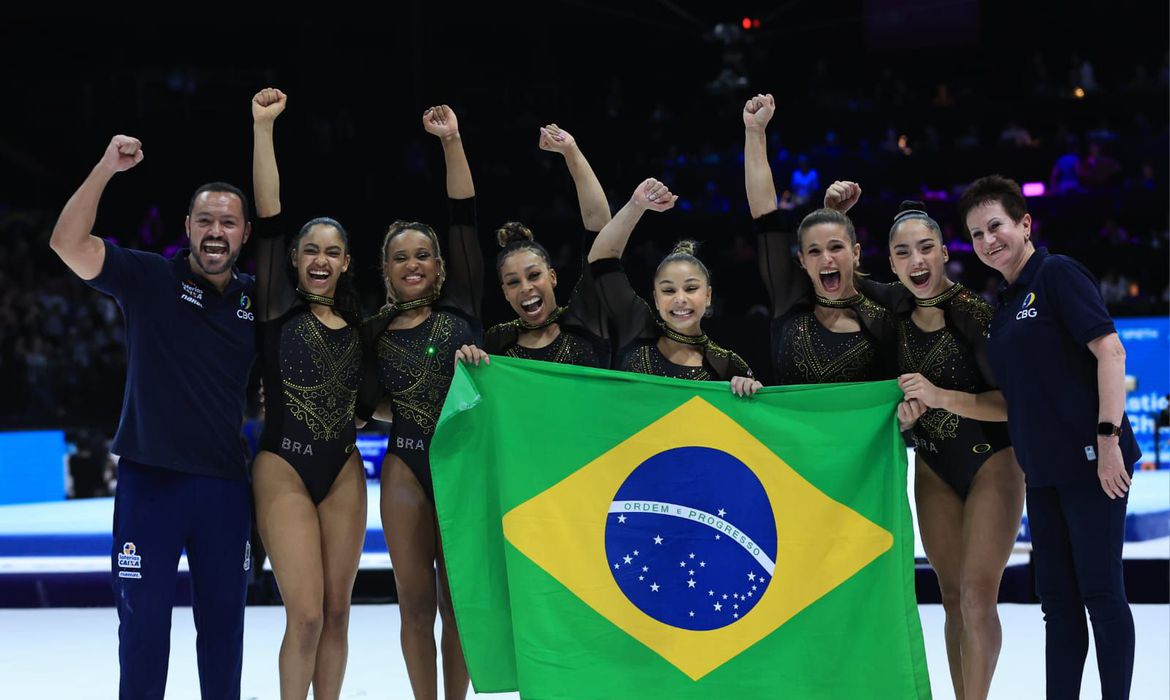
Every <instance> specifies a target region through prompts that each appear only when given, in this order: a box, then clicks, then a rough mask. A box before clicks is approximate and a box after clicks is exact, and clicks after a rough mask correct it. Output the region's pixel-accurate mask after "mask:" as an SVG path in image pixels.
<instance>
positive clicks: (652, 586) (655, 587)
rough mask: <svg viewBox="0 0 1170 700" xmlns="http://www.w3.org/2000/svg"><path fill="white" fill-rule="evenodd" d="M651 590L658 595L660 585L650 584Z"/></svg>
mask: <svg viewBox="0 0 1170 700" xmlns="http://www.w3.org/2000/svg"><path fill="white" fill-rule="evenodd" d="M650 590H652V591H654V592H655V593H657V592H658V584H657V583H652V584H650Z"/></svg>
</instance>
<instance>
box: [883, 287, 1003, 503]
mask: <svg viewBox="0 0 1170 700" xmlns="http://www.w3.org/2000/svg"><path fill="white" fill-rule="evenodd" d="M899 286H900V285H899ZM903 289H904V288H903ZM937 305H938V307H939V308H941V309H942V310H943V311H944V319H945V325H944V326H943V327H942V328H941V329H939V330H937V331H931V332H929V333H927V332H925V331H923V330H921V329H920V328H919V327H918V325H917V324H915V323H914V320H913V319H912V318H911V317H910V310H912V309H913V300H910V301H909V303H906V302H903V303H901V304H900V305H899V306H900V307H901V309H900V310H901V311H902V313H900V314H898V336H899V343H898V369H899V371H901V372H903V373H907V372H918V373H920V374H922V376H924V377H926V378H927V379H928V380H930V381H931V383H933V384H934V385H935V386H937V387H939V388H942V389H953V390H955V391H964V392H968V393H973V394H978V393H982V392H985V391H990V390H992V389H994V388H995V384H994V382H993V381H992V379H991V372H990V368H989V367H988V365H987V362H986V353H985V347H984V346H985V342H986V329H987V324H988V323H989V322H990V320H991V315H992V312H993V309H992V307H991V305H990V304H988V303H987V302H985V301H983V299H981V298H979V297H978V296H977V295H976V294H974V293H973V292H971V290H969V289H967V288H966V287H963V286H962V285H959V284H956V285H955V286H954V287H952V288H951V290H950V291H948V292H947V296H946V297H944V299H943V300H942V301H941V302H940V303H938V304H937ZM913 437H914V444H915V448H916V450H917V452H918V454H919V455H920V456H921V457H922V458H923V461H924V462H926V464H927V465H928V466H929V467H930V468H931V469H932V470H934V472H935V473H936V474H938V475H939V476H940V477H941V478H942V479H943V480H944V481H946V482H947V483H948V484H950V486H951V488H953V489H954V490H955V493H957V494H958V495H959V497H960V498H966V497H967V493H968V492H969V491H970V489H971V482H972V480H973V479H974V478H975V474H976V472H978V471H979V468H980V467H982V466H983V463H984V462H986V461H987V458H988V457H990V456H991V455H993V454H995V453H996V452H998V451H1000V450H1002V449H1003V448H1005V447H1010V446H1011V439H1010V438H1009V437H1008V431H1007V423H1006V422H984V421H977V420H972V419H970V418H963V417H961V416H957V415H955V414H954V413H951V412H949V411H946V410H944V409H941V408H932V409H929V410H927V412H926V413H925V414H923V415H922V417H921V418H919V419H918V422H917V423H915V425H914V429H913Z"/></svg>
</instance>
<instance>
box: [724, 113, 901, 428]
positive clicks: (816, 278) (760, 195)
mask: <svg viewBox="0 0 1170 700" xmlns="http://www.w3.org/2000/svg"><path fill="white" fill-rule="evenodd" d="M774 111H775V102H774V101H773V100H772V97H771V95H758V96H756V97H754V98H752V99H750V100H748V101H747V104H745V105H744V110H743V120H744V128H745V141H744V168H745V171H746V172H745V182H746V186H747V196H748V205H749V207H750V209H751V213H752V218H753V219H754V220H755V226H756V232H757V237H758V240H759V247H760V256H759V258H760V259H759V264H760V275H761V277H762V278H763V281H764V286H765V288H766V289H767V290H768V295H769V301H770V302H771V308H772V328H771V341H772V369H773V372H774V375H775V379H776V382H777V383H778V384H827V383H833V382H859V381H873V380H878V379H892V378H893V377H894V376H895V371H896V370H895V367H894V355H893V350H894V348H895V346H896V334H895V328H894V324H893V319H892V317H891V315H890V313H889V312H888V311H887V310H886V309H885V308H883V307H882V306H880V305H878V304H877V303H875V302H874V301H873V300H872V299H870V298H869V297H868V296H866V295H865V294H864V293H863V292H862V291H860V290H859V287H860V286H861V285H862V284H863V279H862V278H861V277H860V275H859V274H858V273H857V270H858V267H859V265H860V258H861V246H859V245H858V243H857V235H856V233H855V232H854V230H853V222H852V221H850V220H849V217H848V216H846V215H845V214H844V213H843V212H841V211H837V210H835V209H832V208H828V207H826V208H824V209H818V210H816V211H814V212H812V213H811V214H809V215H808V216H806V217H804V219H803V220H802V221H801V222H800V225H799V227H797V226H795V225H793V222H791V221H786V219H785V217H786V215H787V214H788V212H781V211H780V210H779V209H778V207H777V203H776V186H775V185H774V184H773V180H772V171H771V168H770V167H769V165H768V154H767V141H766V138H765V134H764V129H765V127H766V126H767V124H768V121H769V120H770V119H771V117H772V114H773V112H774ZM794 249H795V250H797V251H798V253H797V255H798V256H799V260H800V266H801V267H803V268H804V269H803V270H800V269H798V267H797V263H796V260H795V259H794V256H793V250H794ZM912 408H913V409H914V410H915V411H916V412H917V413H921V411H922V410H923V409H922V407H921V406H920V405H912V404H909V403H907V404H906V405H904V406H900V407H899V413H900V414H902V415H900V416H899V418H900V419H901V421H902V423H903V424H904V425H906V426H909V425H910V423H911V422H912V420H911V418H912V417H913V416H911V415H910V414H909V413H908V412H909V411H910V410H911V409H912Z"/></svg>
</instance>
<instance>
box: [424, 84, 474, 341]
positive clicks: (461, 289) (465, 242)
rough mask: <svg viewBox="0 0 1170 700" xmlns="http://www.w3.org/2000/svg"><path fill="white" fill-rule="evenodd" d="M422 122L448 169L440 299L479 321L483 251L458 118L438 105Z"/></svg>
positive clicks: (450, 110) (446, 107) (452, 111)
mask: <svg viewBox="0 0 1170 700" xmlns="http://www.w3.org/2000/svg"><path fill="white" fill-rule="evenodd" d="M422 123H423V128H424V129H426V131H427V133H428V134H431V135H433V136H435V137H436V138H438V139H439V142H440V143H441V144H442V145H443V163H444V165H445V166H446V169H447V200H448V204H449V206H450V210H451V223H450V229H449V231H448V235H447V240H446V241H445V242H444V244H443V261H444V264H445V267H446V278H445V279H444V282H443V291H442V302H443V304H445V305H446V306H449V307H451V308H453V309H455V310H457V311H458V312H459V313H461V314H463V315H464V316H466V317H467V318H468V319H470V320H473V321H475V322H477V323H479V322H480V309H481V308H482V305H483V252H482V251H481V250H480V247H479V241H478V240H476V235H477V234H476V222H475V183H474V182H473V181H472V179H471V166H469V165H468V164H467V154H465V153H464V152H463V139H462V137H461V136H460V135H459V118H458V117H457V116H455V110H453V109H451V108H450V107H449V106H447V105H437V106H434V107H431V108H429V109H428V110H427V111H425V112H423V116H422Z"/></svg>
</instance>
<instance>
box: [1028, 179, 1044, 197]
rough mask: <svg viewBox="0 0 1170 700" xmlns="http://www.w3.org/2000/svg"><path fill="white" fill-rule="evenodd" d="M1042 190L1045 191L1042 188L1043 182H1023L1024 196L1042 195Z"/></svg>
mask: <svg viewBox="0 0 1170 700" xmlns="http://www.w3.org/2000/svg"><path fill="white" fill-rule="evenodd" d="M1044 191H1045V188H1044V183H1043V182H1025V183H1024V196H1025V197H1043V196H1044Z"/></svg>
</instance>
